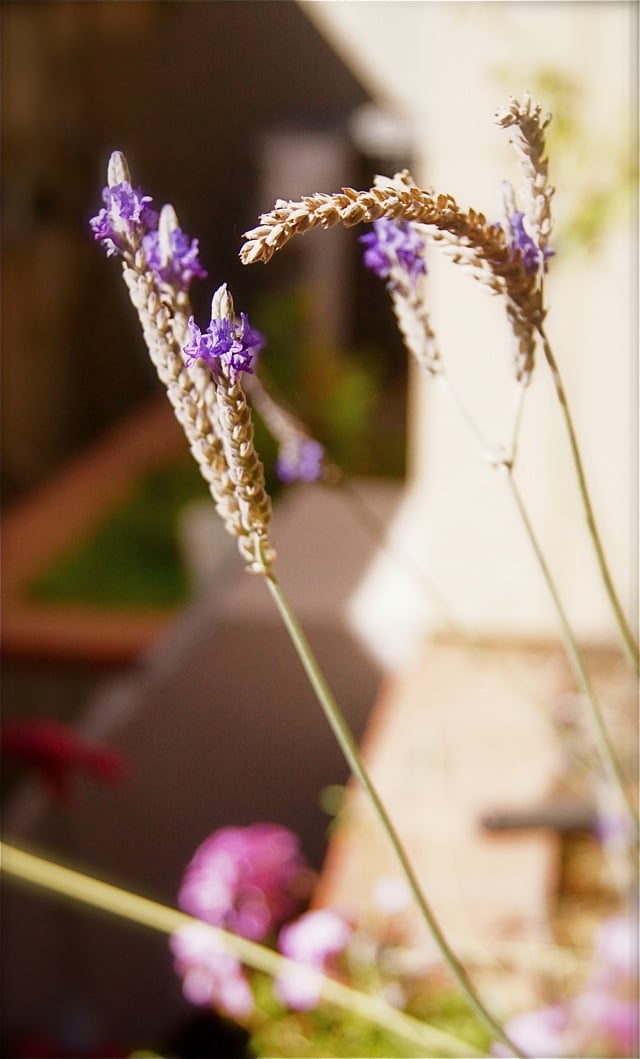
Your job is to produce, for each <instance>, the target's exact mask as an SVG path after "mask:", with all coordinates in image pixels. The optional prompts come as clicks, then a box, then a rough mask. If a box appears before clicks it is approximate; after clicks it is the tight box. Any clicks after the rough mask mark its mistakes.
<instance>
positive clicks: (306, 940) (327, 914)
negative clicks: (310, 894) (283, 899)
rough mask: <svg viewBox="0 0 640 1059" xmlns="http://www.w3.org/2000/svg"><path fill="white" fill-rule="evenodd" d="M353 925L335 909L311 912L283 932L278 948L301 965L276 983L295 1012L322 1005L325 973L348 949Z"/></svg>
mask: <svg viewBox="0 0 640 1059" xmlns="http://www.w3.org/2000/svg"><path fill="white" fill-rule="evenodd" d="M351 934H352V928H351V926H350V925H349V924H348V923H347V922H346V921H345V920H344V919H343V918H342V917H341V916H339V915H338V914H337V913H336V912H332V911H331V909H319V910H318V911H315V912H307V913H306V914H305V915H303V916H301V917H300V919H298V920H296V922H295V923H290V924H289V925H288V926H286V927H284V929H283V930H281V931H280V937H279V939H278V948H279V949H280V952H281V953H282V954H283V955H284V956H287V957H288V958H289V959H290V960H295V961H296V963H297V964H298V965H299V966H298V967H296V968H290V969H287V970H286V971H283V972H282V974H280V975H278V977H277V978H276V979H275V981H274V989H275V991H276V994H277V996H279V998H280V999H281V1000H282V1002H283V1003H284V1004H286V1005H287V1007H290V1008H292V1009H293V1010H294V1011H308V1010H309V1009H310V1008H312V1007H314V1005H315V1004H317V1002H318V998H319V996H320V987H321V983H322V978H321V973H319V972H324V971H326V970H327V969H328V967H329V966H330V965H331V964H332V962H334V961H335V959H336V957H338V956H339V955H340V954H341V953H342V952H344V950H345V949H346V947H347V944H348V942H349V938H350V937H351Z"/></svg>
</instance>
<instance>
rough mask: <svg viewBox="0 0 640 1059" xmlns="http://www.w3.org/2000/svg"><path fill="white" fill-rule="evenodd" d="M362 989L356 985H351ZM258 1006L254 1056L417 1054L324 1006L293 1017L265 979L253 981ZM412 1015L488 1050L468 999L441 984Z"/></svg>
mask: <svg viewBox="0 0 640 1059" xmlns="http://www.w3.org/2000/svg"><path fill="white" fill-rule="evenodd" d="M353 984H354V985H356V987H357V985H358V983H353ZM252 985H253V988H254V996H255V999H256V1006H257V1007H258V1009H259V1011H260V1013H261V1015H260V1018H259V1020H256V1022H258V1023H259V1024H258V1025H257V1027H256V1028H255V1029H254V1031H253V1033H252V1036H251V1045H250V1047H251V1052H252V1054H253V1055H255V1056H257V1057H260V1056H275V1055H277V1056H281V1057H282V1059H289V1057H291V1059H293V1057H296V1059H307V1057H309V1059H311V1057H320V1056H324V1057H326V1056H335V1057H336V1059H347V1057H349V1056H356V1055H357V1056H366V1057H371V1059H377V1057H383V1056H384V1057H386V1059H405V1057H407V1056H415V1055H417V1054H418V1053H417V1052H416V1050H415V1047H413V1048H412V1046H411V1045H410V1044H409V1043H408V1042H407V1043H405V1042H403V1041H401V1040H400V1038H398V1037H396V1036H394V1035H393V1034H391V1033H389V1032H387V1031H386V1030H383V1029H381V1028H380V1027H378V1026H375V1025H373V1024H372V1023H370V1022H367V1021H365V1020H364V1019H362V1018H360V1017H359V1016H357V1015H354V1014H351V1013H350V1012H348V1011H343V1010H339V1009H337V1008H331V1007H329V1006H324V1005H323V1006H322V1007H321V1008H319V1009H318V1010H316V1011H308V1012H302V1013H296V1012H291V1011H289V1010H288V1009H286V1008H285V1007H284V1006H283V1005H282V1004H280V1002H279V1001H278V1000H277V998H276V997H274V994H273V989H272V986H271V982H270V980H269V979H268V977H267V976H266V975H254V976H252ZM407 1011H408V1013H409V1014H411V1015H413V1016H415V1017H416V1018H418V1019H423V1020H424V1021H425V1022H429V1023H431V1024H432V1025H433V1026H436V1027H438V1028H439V1029H442V1030H445V1031H447V1032H450V1033H451V1034H452V1035H455V1036H456V1037H459V1038H461V1039H463V1040H466V1041H468V1042H469V1044H471V1045H473V1046H474V1047H475V1048H477V1049H478V1050H482V1049H487V1050H488V1048H489V1046H490V1044H491V1040H490V1038H489V1036H488V1034H487V1031H486V1030H485V1029H484V1027H483V1026H481V1025H480V1024H479V1022H478V1020H477V1019H476V1018H475V1016H474V1015H473V1014H472V1013H471V1012H470V1011H469V1008H468V1005H467V1004H466V1002H465V1000H464V999H463V998H462V997H461V996H460V995H459V994H458V993H454V992H451V991H450V990H448V989H444V988H443V987H442V985H435V986H432V987H430V988H429V987H425V988H424V990H423V991H422V992H420V993H419V994H418V995H417V996H416V997H415V998H414V999H413V1000H412V1002H411V1004H410V1006H409V1007H408V1008H407Z"/></svg>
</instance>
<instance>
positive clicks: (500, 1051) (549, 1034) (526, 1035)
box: [491, 1004, 569, 1059]
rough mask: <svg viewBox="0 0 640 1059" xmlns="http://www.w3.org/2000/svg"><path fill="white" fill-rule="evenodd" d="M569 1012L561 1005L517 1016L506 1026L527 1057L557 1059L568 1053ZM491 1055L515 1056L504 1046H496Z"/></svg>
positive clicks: (506, 1029)
mask: <svg viewBox="0 0 640 1059" xmlns="http://www.w3.org/2000/svg"><path fill="white" fill-rule="evenodd" d="M568 1022H569V1013H568V1011H567V1009H566V1008H565V1007H563V1006H562V1005H561V1004H557V1005H554V1006H553V1007H546V1008H540V1010H539V1011H528V1012H526V1013H525V1014H522V1015H516V1016H515V1017H514V1018H512V1019H510V1020H509V1022H508V1023H507V1024H506V1026H505V1032H506V1034H507V1035H508V1036H509V1037H510V1038H511V1040H512V1041H513V1043H514V1044H515V1045H517V1046H518V1048H520V1050H521V1051H523V1052H524V1053H525V1055H531V1056H535V1057H536V1059H558V1056H562V1055H564V1054H565V1032H566V1030H567V1026H568ZM491 1052H492V1055H496V1056H508V1055H511V1054H512V1053H511V1052H509V1051H508V1049H507V1048H505V1046H504V1045H503V1044H494V1046H493V1048H492V1049H491Z"/></svg>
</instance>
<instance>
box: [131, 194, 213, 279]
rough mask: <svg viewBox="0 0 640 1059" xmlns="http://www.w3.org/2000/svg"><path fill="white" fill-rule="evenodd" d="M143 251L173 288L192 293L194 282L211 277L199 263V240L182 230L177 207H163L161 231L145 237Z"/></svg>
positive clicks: (159, 229) (150, 233) (160, 222)
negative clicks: (191, 237) (190, 290)
mask: <svg viewBox="0 0 640 1059" xmlns="http://www.w3.org/2000/svg"><path fill="white" fill-rule="evenodd" d="M142 248H143V250H144V253H145V257H146V259H147V262H148V264H149V266H150V267H151V268H152V269H153V270H154V272H157V274H158V276H159V277H160V279H161V280H162V282H163V283H167V284H169V286H172V287H177V288H178V289H179V290H188V288H189V285H190V284H191V280H192V279H195V278H198V279H204V278H205V277H206V275H207V273H206V272H205V270H204V269H203V268H202V266H201V264H200V262H199V260H198V252H199V248H198V240H197V239H189V236H188V235H186V234H185V233H184V232H183V231H182V229H181V228H180V226H179V225H178V218H177V216H176V211H175V210H174V208H173V206H170V205H166V206H163V207H162V210H161V211H160V220H159V222H158V230H157V231H151V232H148V233H147V235H145V236H143V238H142Z"/></svg>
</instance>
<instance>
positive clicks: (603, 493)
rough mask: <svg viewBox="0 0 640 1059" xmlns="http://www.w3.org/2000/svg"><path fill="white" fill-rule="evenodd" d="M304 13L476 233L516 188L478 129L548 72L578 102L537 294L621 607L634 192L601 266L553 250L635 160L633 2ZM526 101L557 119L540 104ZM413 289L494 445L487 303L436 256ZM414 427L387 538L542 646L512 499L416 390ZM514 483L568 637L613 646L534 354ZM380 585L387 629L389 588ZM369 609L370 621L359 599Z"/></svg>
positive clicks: (501, 421) (494, 334)
mask: <svg viewBox="0 0 640 1059" xmlns="http://www.w3.org/2000/svg"><path fill="white" fill-rule="evenodd" d="M301 7H302V9H303V11H304V12H305V13H306V14H307V16H308V17H309V18H310V19H311V20H312V21H313V22H314V23H315V25H316V26H317V27H318V28H319V29H320V30H321V32H323V33H324V34H325V35H326V37H327V38H328V40H329V41H330V42H331V43H332V45H333V46H334V47H335V48H336V50H337V51H338V52H339V53H340V54H341V56H342V58H343V59H346V61H347V62H348V63H349V64H350V66H351V67H352V69H353V70H354V72H355V73H356V74H357V75H358V76H359V77H360V78H361V79H362V80H363V82H364V84H365V86H366V87H367V88H368V89H369V90H371V91H372V92H373V93H374V94H375V96H376V98H377V99H378V100H379V101H380V103H381V104H386V105H391V106H396V107H399V108H401V109H402V110H403V111H404V112H405V114H406V115H407V117H408V119H409V121H410V123H411V124H412V125H413V128H414V134H415V148H416V150H415V156H416V165H415V171H414V176H415V178H416V180H417V181H418V182H419V183H421V184H423V185H425V186H426V185H432V186H434V187H435V188H436V189H437V190H438V191H446V192H449V193H451V194H453V195H454V196H455V197H456V199H457V200H458V202H459V203H460V205H461V206H463V207H467V206H473V207H474V208H476V209H481V210H483V212H485V213H486V215H487V216H488V217H489V218H494V217H495V218H497V217H498V216H499V210H500V182H501V180H503V179H505V178H506V179H510V180H512V181H513V183H514V184H515V185H516V187H517V181H518V173H517V169H516V166H515V157H514V155H513V152H512V150H511V149H510V148H509V146H508V141H507V135H506V133H505V132H504V131H502V130H501V129H499V128H498V127H497V126H496V125H495V124H494V121H493V115H494V113H495V110H496V108H497V107H498V106H500V105H501V104H503V103H505V102H506V101H507V98H508V96H509V95H516V96H518V95H521V94H522V92H524V91H525V90H527V89H528V88H533V87H534V84H532V81H534V78H535V76H536V75H539V74H540V73H541V71H543V70H545V69H546V70H552V71H555V72H556V73H557V74H560V75H561V77H562V78H563V79H564V82H563V83H564V84H565V85H568V86H569V90H570V88H571V83H575V85H576V86H577V92H576V93H575V94H574V97H571V95H569V102H568V104H567V112H566V113H565V114H562V113H557V114H556V117H555V125H556V127H561V125H562V123H563V120H564V118H566V117H569V118H571V119H572V120H573V121H575V122H577V123H578V125H579V124H580V123H583V125H584V129H583V131H582V133H581V135H580V137H576V138H574V140H573V141H570V142H567V143H566V145H565V146H564V147H563V148H562V151H560V150H559V151H558V154H557V157H551V170H550V172H551V183H552V184H554V185H555V186H556V187H557V193H556V196H555V198H554V200H553V206H554V213H555V216H556V218H557V225H556V229H555V245H556V247H557V250H558V253H557V257H556V258H555V259H554V261H553V263H552V267H551V272H550V275H549V278H548V281H547V285H546V295H547V302H548V305H549V316H548V322H547V330H548V333H549V336H550V338H551V340H552V342H553V345H554V349H555V352H556V356H557V359H558V361H559V363H560V365H561V370H562V372H563V374H564V377H565V382H566V385H567V388H568V390H569V394H570V401H571V405H572V408H573V411H574V416H575V420H576V426H577V430H578V436H579V438H580V440H581V444H582V450H583V455H584V460H585V464H586V467H587V471H588V477H589V480H590V482H591V485H592V494H593V499H594V504H595V508H596V512H597V517H598V520H599V523H600V526H601V530H602V534H603V537H604V540H605V545H606V548H607V551H608V553H609V556H610V561H611V566H612V570H613V574H614V579H615V581H616V583H617V584H618V585H619V586H620V590H621V593H622V596H623V599H624V600H625V602H626V603H628V604H629V605H630V606H631V605H632V600H633V595H634V584H633V582H634V580H635V579H634V576H633V574H634V564H633V552H634V547H635V534H634V525H635V514H634V510H633V493H634V492H635V483H634V480H633V476H634V453H635V448H636V446H635V444H634V442H635V436H636V416H635V413H634V407H635V400H634V397H635V395H634V394H633V393H632V392H631V387H632V386H633V381H634V370H635V369H634V359H635V352H636V351H635V349H634V326H635V325H634V309H633V306H634V304H635V294H634V292H633V283H632V280H631V279H630V270H631V266H632V262H633V260H634V257H633V248H634V246H635V245H636V236H637V232H635V231H634V225H633V218H632V213H633V209H632V199H631V196H630V194H628V193H627V196H626V200H625V198H624V193H623V203H622V209H621V210H620V211H618V214H617V216H616V217H615V219H614V220H613V222H612V223H611V227H610V230H609V232H608V233H607V235H606V238H605V239H604V240H603V241H602V245H601V246H600V247H599V248H598V249H597V250H596V251H593V252H591V253H586V252H585V251H584V250H583V249H576V248H575V246H574V247H573V248H571V247H569V246H568V244H567V243H566V240H565V243H564V244H563V241H562V233H563V230H564V231H566V228H567V226H566V221H567V219H568V218H569V217H570V215H571V213H572V211H573V209H574V207H575V203H576V201H579V200H580V196H581V194H582V189H587V190H588V189H589V187H590V186H594V187H598V186H601V185H602V186H604V187H605V188H607V186H608V182H609V181H610V180H612V181H613V182H614V183H615V181H616V180H617V179H618V176H617V173H618V172H619V168H620V159H621V157H622V159H623V160H624V159H625V154H626V160H627V161H628V160H629V157H630V155H629V152H630V151H631V150H632V144H631V131H630V130H631V127H632V125H631V122H632V115H631V113H630V111H631V109H632V106H631V104H632V96H633V81H632V68H633V62H632V46H631V42H632V40H633V37H634V33H635V27H634V21H635V17H634V12H633V5H631V4H626V3H615V2H614V3H527V2H521V3H518V2H511V3H496V4H485V3H470V4H467V3H428V2H400V0H398V2H394V0H386V2H370V0H346V2H341V3H332V2H324V0H320V2H316V0H310V2H302V3H301ZM534 83H535V82H534ZM549 94H551V93H549ZM535 96H536V98H538V99H539V102H540V103H541V105H542V106H543V109H545V110H546V109H552V107H551V106H550V104H549V101H548V100H547V99H546V98H545V96H544V93H543V92H541V91H539V90H538V91H536V92H535ZM556 103H557V99H556ZM563 225H564V229H563ZM428 283H429V291H430V300H431V302H432V306H433V317H434V321H435V325H436V330H437V333H438V336H439V339H440V344H441V349H442V352H443V355H444V357H445V360H446V364H447V370H448V373H449V376H450V378H451V379H452V380H455V381H456V383H458V384H459V386H460V389H461V390H462V392H463V393H464V396H465V400H466V401H467V402H468V403H469V404H470V405H471V406H472V407H473V408H474V409H475V410H476V411H477V414H478V417H479V419H480V420H481V422H482V424H483V428H484V432H485V434H486V435H487V436H488V438H489V440H490V441H491V443H492V444H494V443H495V444H499V443H500V442H503V443H504V442H505V441H506V439H507V436H508V430H509V426H508V425H509V422H510V416H511V410H512V402H513V381H512V376H511V370H510V368H511V364H510V352H509V350H510V345H509V340H510V335H509V333H508V330H507V327H506V326H505V323H504V313H503V309H502V306H501V305H500V304H499V302H498V300H497V299H496V300H493V299H491V298H490V297H489V296H487V295H485V294H484V292H483V291H482V290H480V288H479V287H478V286H477V285H474V284H473V281H472V280H470V279H469V278H468V277H466V276H465V275H463V274H459V271H458V270H456V269H455V268H454V267H453V266H452V265H451V264H450V263H449V262H448V261H445V260H443V259H442V258H441V257H439V255H438V252H437V251H436V250H434V251H433V252H432V253H431V255H430V276H429V281H428ZM410 419H411V431H410V452H411V463H412V468H413V472H414V474H413V485H412V490H411V492H410V496H409V498H408V500H407V504H406V506H405V511H404V514H403V515H402V516H401V518H400V529H401V532H402V534H403V535H404V536H405V538H406V539H407V540H409V539H410V540H411V542H412V545H413V547H414V550H415V551H416V552H417V553H418V554H420V555H421V556H422V557H423V558H424V560H425V563H426V565H427V566H428V568H429V570H430V571H431V573H432V575H433V577H434V578H435V579H436V580H437V582H438V584H439V586H440V587H441V589H442V590H443V592H444V593H445V595H446V596H447V597H448V599H449V600H450V603H451V606H452V607H453V608H455V610H456V611H457V613H458V614H459V615H460V616H461V617H462V618H465V619H466V620H467V621H470V622H473V623H474V624H475V625H476V626H477V627H478V628H479V629H481V630H484V631H487V632H490V633H503V632H513V633H525V634H534V635H538V634H540V635H549V634H554V632H555V631H556V628H557V626H556V620H555V616H554V614H553V611H552V610H551V607H550V604H549V601H548V596H547V591H546V588H545V586H544V584H543V583H542V581H541V578H540V575H539V572H538V569H537V567H536V565H535V563H534V561H533V560H532V558H531V556H530V552H529V548H528V545H527V544H526V543H525V541H524V538H523V534H522V532H521V529H520V526H519V523H518V520H517V518H516V517H515V515H514V508H513V504H512V502H511V500H510V497H509V494H508V489H507V486H506V485H505V484H504V483H503V482H502V481H501V479H500V477H499V475H498V474H497V473H496V472H494V471H492V470H491V469H490V468H489V466H488V465H487V464H486V463H484V462H483V461H482V458H481V453H480V451H479V449H478V448H477V446H476V444H475V442H474V441H473V440H472V439H471V437H470V435H469V434H468V433H467V432H465V429H464V427H463V426H461V424H460V421H459V420H458V419H457V418H456V416H455V414H454V413H453V412H452V410H451V408H450V406H449V405H448V402H447V399H446V395H442V394H441V393H440V392H436V391H435V390H434V387H433V385H432V383H431V381H430V380H429V379H425V378H424V377H422V378H417V377H416V378H414V382H413V390H412V395H411V398H410ZM519 480H520V481H521V483H522V488H523V491H524V493H525V496H527V497H529V499H530V506H531V511H532V514H533V517H534V519H535V523H536V526H537V527H538V529H539V531H540V533H541V535H542V538H543V542H544V545H545V547H546V548H547V549H548V555H549V558H550V561H551V564H552V568H553V570H554V573H555V574H556V575H557V576H558V578H559V581H560V583H561V588H562V592H563V595H564V598H565V600H566V604H567V607H568V610H569V612H570V615H571V617H572V618H573V619H574V620H575V622H576V625H577V627H578V629H579V631H580V632H581V633H582V634H583V635H585V636H588V637H593V638H597V639H607V638H609V637H610V636H611V635H612V632H613V628H614V626H613V624H612V621H611V618H610V613H609V608H608V604H607V602H606V599H605V597H604V595H603V592H602V590H601V589H600V587H599V582H598V579H597V574H596V568H595V565H594V563H593V561H592V559H591V556H590V551H589V545H588V542H587V538H586V534H585V533H584V532H583V529H584V524H583V517H582V511H581V507H580V502H579V498H578V496H577V493H576V491H575V489H574V488H573V484H572V481H573V479H572V470H571V465H570V463H569V461H568V458H567V447H566V442H565V436H564V433H563V430H562V426H561V421H560V418H559V415H558V413H557V408H556V405H555V403H554V399H553V394H552V390H551V387H550V383H549V376H548V372H547V370H546V365H545V364H544V363H543V359H542V357H541V356H540V357H539V362H538V368H537V371H536V373H535V376H534V382H533V385H532V386H531V388H530V392H529V394H528V398H527V407H526V410H525V421H524V433H523V445H522V450H521V465H520V473H519ZM387 574H388V571H387ZM383 581H384V585H385V604H384V608H383V609H384V610H385V611H387V612H388V611H389V609H390V608H389V602H390V598H391V595H390V593H391V589H390V583H389V577H388V576H387V575H384V576H383ZM366 597H367V603H366V609H367V610H370V608H371V605H372V599H373V595H372V592H371V591H368V593H366ZM406 603H407V600H406V599H405V600H404V601H403V603H402V605H403V606H406ZM391 609H393V606H392V607H391ZM423 617H424V615H423ZM394 620H395V619H394Z"/></svg>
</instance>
